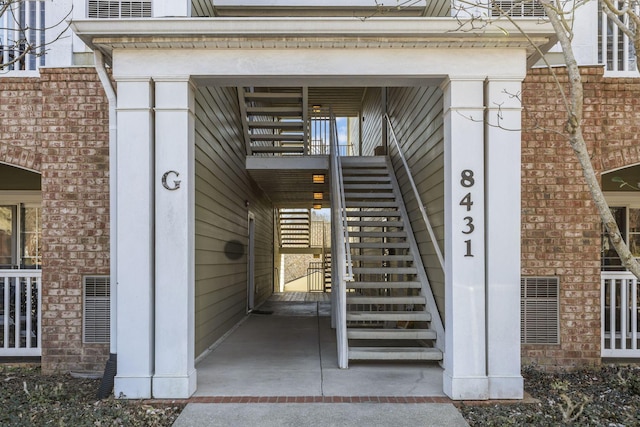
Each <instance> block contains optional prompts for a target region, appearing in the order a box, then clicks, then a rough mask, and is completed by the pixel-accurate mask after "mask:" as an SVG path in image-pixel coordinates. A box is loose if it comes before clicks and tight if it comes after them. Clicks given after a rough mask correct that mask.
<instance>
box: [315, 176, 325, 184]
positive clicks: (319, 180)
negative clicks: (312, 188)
mask: <svg viewBox="0 0 640 427" xmlns="http://www.w3.org/2000/svg"><path fill="white" fill-rule="evenodd" d="M313 183H314V184H324V175H313Z"/></svg>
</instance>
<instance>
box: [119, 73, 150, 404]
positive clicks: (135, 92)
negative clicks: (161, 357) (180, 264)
mask: <svg viewBox="0 0 640 427" xmlns="http://www.w3.org/2000/svg"><path fill="white" fill-rule="evenodd" d="M117 83H118V104H117V118H118V130H117V139H118V141H117V144H118V150H117V160H116V161H117V171H118V184H117V189H116V191H117V192H118V205H117V207H116V212H111V214H112V215H114V214H115V215H117V221H118V229H117V245H116V256H117V261H118V269H117V277H116V282H117V287H118V293H117V314H116V315H117V338H116V339H117V348H118V372H117V376H116V378H115V386H114V387H115V388H114V391H115V396H116V397H124V398H131V399H141V398H150V397H151V375H152V373H153V275H154V254H153V237H154V236H153V228H154V224H153V216H154V213H153V184H152V181H151V179H152V175H153V151H154V149H153V112H152V99H153V91H152V87H151V80H150V79H149V78H148V77H144V78H140V79H132V78H130V79H126V80H123V79H119V80H118V81H117Z"/></svg>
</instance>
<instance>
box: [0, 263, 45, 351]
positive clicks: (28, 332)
mask: <svg viewBox="0 0 640 427" xmlns="http://www.w3.org/2000/svg"><path fill="white" fill-rule="evenodd" d="M41 277H42V273H41V271H40V270H0V301H1V302H2V305H1V306H0V356H40V355H41V347H42V346H41V341H42V333H41V330H42V322H41V308H40V301H41V300H42V280H41Z"/></svg>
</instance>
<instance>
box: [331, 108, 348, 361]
mask: <svg viewBox="0 0 640 427" xmlns="http://www.w3.org/2000/svg"><path fill="white" fill-rule="evenodd" d="M330 123H331V131H330V137H329V139H330V147H329V151H330V158H331V159H330V161H331V220H332V226H331V228H332V240H333V241H334V242H335V245H333V244H332V245H331V251H332V252H333V251H335V256H332V257H331V264H332V268H331V272H332V282H333V283H332V286H331V314H332V316H331V325H332V327H335V328H336V344H337V349H338V367H339V368H341V369H345V368H347V367H348V366H349V343H348V338H347V285H346V282H347V281H352V280H353V269H352V267H351V247H350V244H349V230H348V227H347V222H346V209H345V197H344V183H343V180H342V162H341V160H340V149H339V147H338V129H337V127H336V121H335V117H333V114H332V113H331V120H330ZM340 228H342V231H340ZM336 276H337V277H336ZM334 285H335V286H334Z"/></svg>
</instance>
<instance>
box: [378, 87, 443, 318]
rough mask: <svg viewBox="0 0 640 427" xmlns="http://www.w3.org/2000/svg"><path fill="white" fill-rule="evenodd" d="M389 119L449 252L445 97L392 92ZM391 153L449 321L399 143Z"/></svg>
mask: <svg viewBox="0 0 640 427" xmlns="http://www.w3.org/2000/svg"><path fill="white" fill-rule="evenodd" d="M387 100H388V111H389V117H390V118H391V122H392V125H393V129H394V131H395V133H396V136H397V138H398V141H399V143H400V146H401V149H402V151H403V154H404V156H405V158H406V159H407V162H408V163H409V167H410V169H411V174H412V176H413V178H414V180H415V182H416V186H417V187H418V191H419V192H420V195H421V198H422V203H424V205H425V208H426V211H427V214H428V215H429V221H430V222H431V226H432V227H433V229H434V233H435V235H436V238H437V240H438V245H439V247H440V250H441V251H442V252H444V129H443V112H442V109H443V94H442V91H441V90H440V89H439V88H437V87H420V88H414V87H411V88H390V89H389V91H388V97H387ZM390 147H391V149H390V155H391V159H392V161H393V165H394V169H395V170H396V174H397V177H398V182H399V184H400V187H401V189H402V195H403V198H404V201H405V204H406V206H407V211H408V213H409V217H410V220H411V227H412V228H413V231H414V234H415V237H416V241H417V243H418V246H419V248H420V254H421V256H422V261H423V263H424V265H425V268H426V270H427V275H428V277H429V281H430V283H431V288H432V291H433V294H434V297H435V299H436V303H437V304H438V308H439V310H440V315H441V317H442V319H444V272H443V271H442V268H441V267H440V263H439V262H438V259H437V257H436V254H435V250H434V247H433V244H432V243H431V240H430V238H429V234H428V232H427V230H426V226H425V224H424V221H423V219H422V215H421V213H420V208H419V206H418V203H417V202H416V199H415V197H414V193H413V190H412V189H411V184H410V183H409V179H408V177H407V174H406V172H405V170H404V167H403V166H402V162H401V160H400V158H399V156H398V152H397V150H396V149H395V148H394V145H390Z"/></svg>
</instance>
